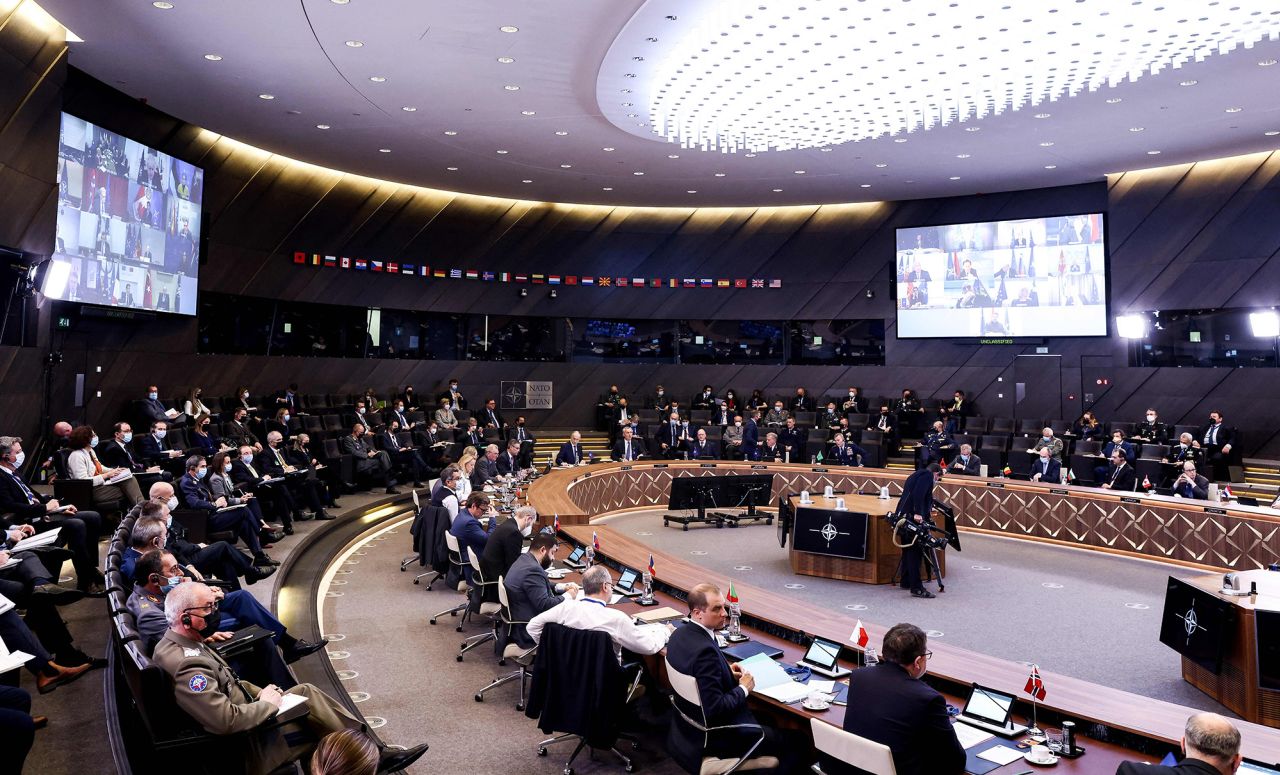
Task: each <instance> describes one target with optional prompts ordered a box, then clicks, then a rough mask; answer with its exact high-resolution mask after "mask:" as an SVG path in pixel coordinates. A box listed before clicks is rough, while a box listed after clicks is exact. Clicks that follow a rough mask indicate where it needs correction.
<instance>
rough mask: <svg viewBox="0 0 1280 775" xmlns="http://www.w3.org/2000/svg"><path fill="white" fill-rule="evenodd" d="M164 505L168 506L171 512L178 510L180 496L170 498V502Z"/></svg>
mask: <svg viewBox="0 0 1280 775" xmlns="http://www.w3.org/2000/svg"><path fill="white" fill-rule="evenodd" d="M164 505H166V506H168V507H169V510H170V511H173V510H174V509H176V508H178V496H176V495H173V496H170V497H169V500H167V501H165V503H164Z"/></svg>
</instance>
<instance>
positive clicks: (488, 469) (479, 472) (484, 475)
mask: <svg viewBox="0 0 1280 775" xmlns="http://www.w3.org/2000/svg"><path fill="white" fill-rule="evenodd" d="M501 475H502V472H501V471H499V470H498V445H497V444H490V445H489V446H487V447H485V448H484V454H483V455H481V456H480V457H478V458H476V469H475V470H474V471H472V472H471V484H472V485H475V484H476V483H479V485H480V486H481V487H483V486H484V485H486V484H489V483H491V482H493V481H494V480H495V479H497V478H498V477H499V476H501ZM477 489H478V488H477Z"/></svg>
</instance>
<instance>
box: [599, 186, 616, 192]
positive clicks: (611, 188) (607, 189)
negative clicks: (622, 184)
mask: <svg viewBox="0 0 1280 775" xmlns="http://www.w3.org/2000/svg"><path fill="white" fill-rule="evenodd" d="M600 190H601V191H612V190H613V186H605V187H604V188H602V189H600Z"/></svg>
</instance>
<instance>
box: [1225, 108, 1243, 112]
mask: <svg viewBox="0 0 1280 775" xmlns="http://www.w3.org/2000/svg"><path fill="white" fill-rule="evenodd" d="M1242 110H1244V108H1227V109H1226V110H1225V112H1226V113H1239V112H1240V111H1242Z"/></svg>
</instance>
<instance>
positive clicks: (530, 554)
mask: <svg viewBox="0 0 1280 775" xmlns="http://www.w3.org/2000/svg"><path fill="white" fill-rule="evenodd" d="M555 558H556V538H555V536H550V535H547V534H546V533H539V534H537V535H536V536H534V537H533V541H532V542H530V544H529V551H527V552H525V553H524V554H522V555H520V556H519V557H517V558H516V561H515V562H513V563H511V567H510V568H509V569H508V570H507V572H506V574H505V575H504V577H503V586H505V587H506V588H507V601H508V602H509V603H510V604H511V617H512V618H513V619H514V620H515V621H517V622H527V621H529V620H531V619H533V617H535V616H537V615H538V614H540V613H542V612H543V611H547V610H550V609H551V608H554V607H555V606H557V605H560V603H561V602H563V601H564V600H565V599H566V596H568V597H572V596H573V595H576V594H577V592H578V585H577V584H574V583H568V584H565V594H564V595H557V594H556V590H555V584H554V582H552V581H551V579H549V578H547V568H549V567H551V563H552V561H553V560H555ZM511 639H512V640H514V641H515V642H516V643H519V644H520V645H521V646H522V647H524V648H532V647H533V646H534V645H535V644H534V642H533V638H530V637H529V633H528V632H526V631H525V628H524V625H523V624H517V625H513V626H512V628H511Z"/></svg>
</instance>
